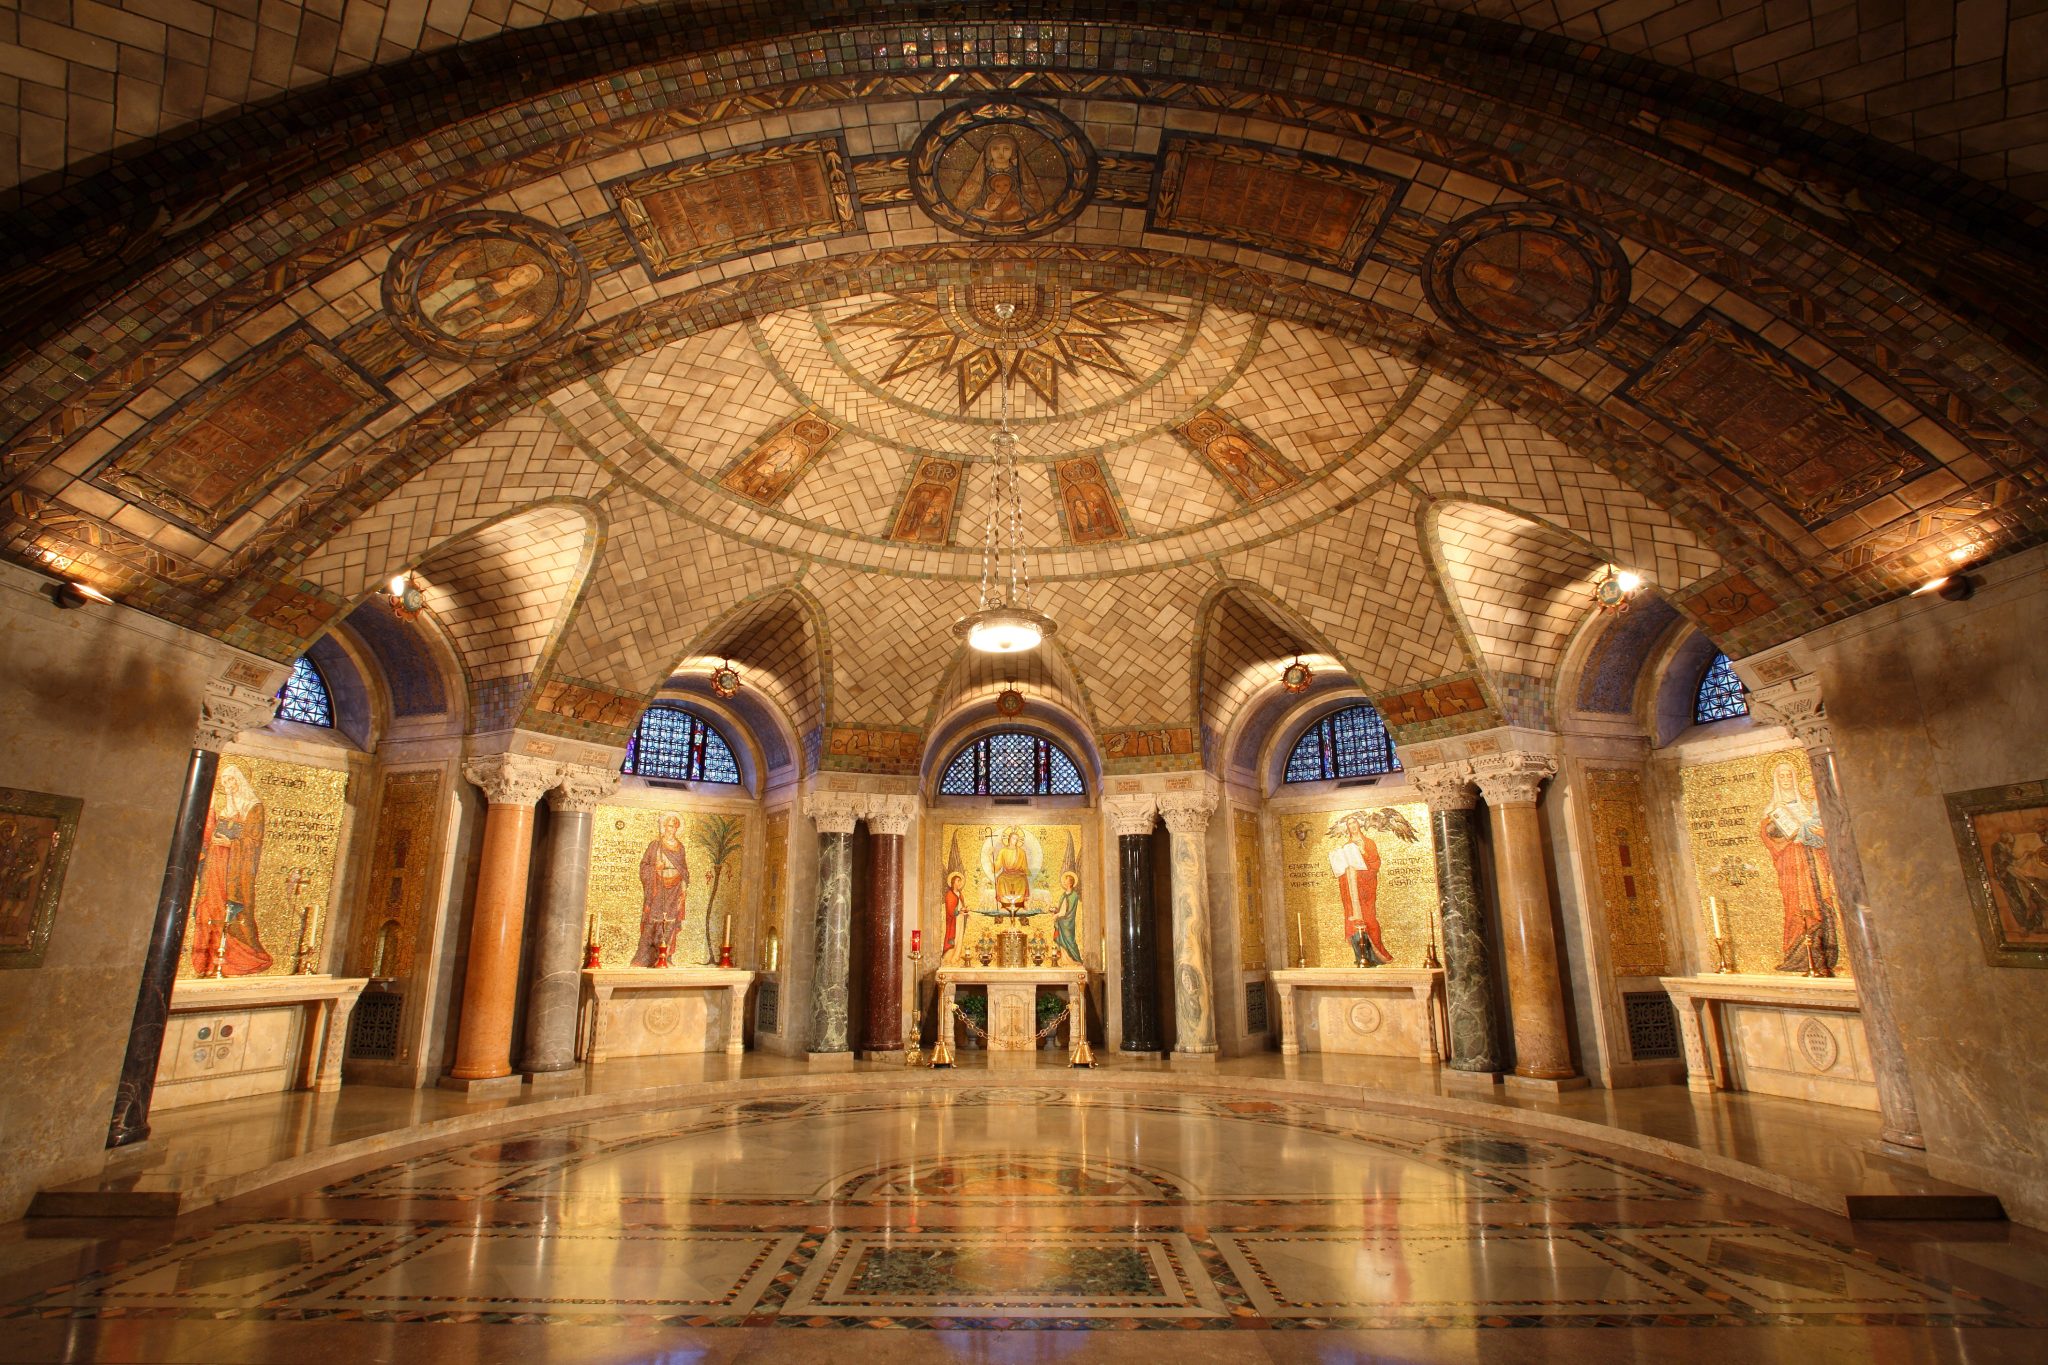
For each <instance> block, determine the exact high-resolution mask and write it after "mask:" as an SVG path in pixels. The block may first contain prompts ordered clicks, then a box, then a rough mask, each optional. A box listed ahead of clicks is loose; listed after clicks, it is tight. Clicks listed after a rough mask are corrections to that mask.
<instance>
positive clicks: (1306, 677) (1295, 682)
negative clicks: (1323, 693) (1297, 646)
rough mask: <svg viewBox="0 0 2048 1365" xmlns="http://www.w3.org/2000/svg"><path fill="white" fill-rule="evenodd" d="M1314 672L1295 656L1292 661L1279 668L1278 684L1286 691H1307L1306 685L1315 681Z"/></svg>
mask: <svg viewBox="0 0 2048 1365" xmlns="http://www.w3.org/2000/svg"><path fill="white" fill-rule="evenodd" d="M1315 676H1316V675H1315V672H1314V670H1312V669H1311V668H1310V667H1309V666H1308V665H1307V664H1305V663H1303V662H1302V661H1301V659H1300V656H1298V655H1297V656H1296V657H1295V660H1294V662H1293V663H1291V664H1289V665H1287V667H1285V668H1283V669H1281V670H1280V686H1281V688H1282V689H1284V690H1285V691H1288V692H1295V693H1301V692H1306V691H1308V685H1309V684H1310V683H1312V682H1314V681H1315Z"/></svg>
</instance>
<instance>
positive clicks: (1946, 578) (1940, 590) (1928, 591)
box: [1907, 573, 1977, 602]
mask: <svg viewBox="0 0 2048 1365" xmlns="http://www.w3.org/2000/svg"><path fill="white" fill-rule="evenodd" d="M1976 591H1977V580H1975V579H1974V578H1971V577H1970V576H1969V575H1968V574H1966V573H1945V574H1943V575H1942V576H1941V577H1939V578H1930V579H1928V580H1927V581H1926V582H1925V583H1922V584H1921V585H1920V586H1919V587H1917V588H1915V589H1913V591H1912V592H1911V593H1909V594H1907V595H1908V596H1910V597H1929V596H1932V597H1939V598H1940V599H1941V600H1942V601H1944V602H1967V601H1969V600H1970V597H1971V594H1973V593H1975V592H1976Z"/></svg>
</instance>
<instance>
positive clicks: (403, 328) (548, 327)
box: [384, 213, 590, 360]
mask: <svg viewBox="0 0 2048 1365" xmlns="http://www.w3.org/2000/svg"><path fill="white" fill-rule="evenodd" d="M589 292H590V276H589V272H588V271H587V270H586V269H585V268H584V265H583V260H582V258H581V257H580V256H579V255H578V254H577V252H576V249H575V248H574V247H573V246H571V245H570V244H569V239H568V238H566V237H564V236H563V235H562V234H561V233H559V232H557V231H555V229H553V228H551V227H549V226H548V225H547V224H545V223H540V222H536V221H534V220H533V219H531V218H521V217H519V216H517V215H515V214H509V213H459V214H455V215H454V216H452V217H448V218H443V219H442V220H440V221H439V222H437V223H433V224H430V225H429V226H428V227H426V228H424V229H422V230H421V231H419V232H417V233H415V234H414V235H413V236H412V237H411V238H409V239H408V240H407V241H406V242H405V243H404V244H403V245H401V246H400V247H399V248H398V250H397V251H395V252H393V253H392V257H391V264H390V266H389V267H388V268H387V269H386V270H385V272H384V308H385V311H386V312H388V313H389V314H390V315H391V321H392V325H393V326H395V327H396V328H397V329H398V330H399V332H400V333H402V334H403V335H404V336H405V337H406V339H407V340H409V341H411V342H412V343H413V344H414V345H416V346H418V347H419V348H420V349H421V350H423V351H425V352H427V353H428V354H429V355H437V356H441V357H443V358H444V359H448V360H501V359H504V358H506V357H509V356H517V355H524V354H525V353H526V352H528V351H531V350H534V349H535V348H536V347H539V346H541V345H542V344H544V343H545V342H547V341H549V340H551V339H552V338H554V337H555V336H557V335H559V334H560V333H561V332H562V331H563V329H565V328H566V327H568V325H569V324H570V323H571V322H573V321H575V319H576V315H577V314H579V313H581V312H582V311H583V303H584V300H585V298H586V297H587V296H588V295H589Z"/></svg>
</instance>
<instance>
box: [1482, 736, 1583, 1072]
mask: <svg viewBox="0 0 2048 1365" xmlns="http://www.w3.org/2000/svg"><path fill="white" fill-rule="evenodd" d="M1556 771H1557V760H1556V759H1554V758H1551V757H1550V756H1549V755H1547V754H1524V753H1506V754H1488V755H1486V756H1484V757H1481V758H1475V759H1474V760H1473V761H1472V776H1473V778H1474V780H1475V781H1477V782H1478V784H1479V790H1480V791H1481V792H1482V793H1484V794H1485V796H1486V805H1487V808H1488V809H1489V810H1490V811H1491V812H1492V822H1493V868H1494V883H1495V887H1496V891H1497V894H1498V895H1499V897H1500V927H1501V939H1502V944H1501V946H1502V953H1501V956H1502V958H1503V959H1504V962H1505V965H1506V968H1507V981H1508V1016H1509V1019H1510V1021H1511V1023H1512V1025H1513V1027H1514V1032H1515V1074H1516V1075H1517V1076H1522V1077H1525V1078H1527V1079H1529V1080H1538V1081H1562V1080H1569V1079H1571V1078H1572V1077H1574V1076H1576V1075H1577V1074H1578V1072H1577V1069H1576V1068H1575V1067H1573V1066H1572V1049H1571V1034H1570V1032H1569V1031H1568V1030H1567V1028H1566V1025H1565V1014H1564V978H1563V976H1562V974H1561V973H1560V971H1559V963H1558V960H1557V935H1556V934H1555V933H1554V932H1553V931H1552V929H1551V926H1550V879H1549V877H1548V875H1547V874H1546V873H1545V871H1544V868H1543V827H1542V825H1541V823H1540V822H1539V821H1538V820H1537V818H1536V792H1537V789H1538V788H1539V787H1541V786H1542V785H1543V780H1544V779H1545V778H1547V777H1549V776H1550V775H1551V774H1552V773H1554V772H1556Z"/></svg>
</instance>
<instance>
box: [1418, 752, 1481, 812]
mask: <svg viewBox="0 0 2048 1365" xmlns="http://www.w3.org/2000/svg"><path fill="white" fill-rule="evenodd" d="M1408 781H1409V784H1410V785H1411V786H1413V787H1414V788H1415V790H1416V791H1417V792H1419V793H1421V795H1422V799H1423V800H1424V801H1427V802H1428V803H1429V808H1430V809H1431V810H1471V809H1472V807H1473V806H1474V805H1475V804H1477V803H1478V800H1479V793H1478V792H1476V791H1475V790H1473V787H1472V765H1471V764H1469V763H1433V764H1431V765H1429V766H1428V767H1426V768H1410V769H1409V770H1408Z"/></svg>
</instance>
